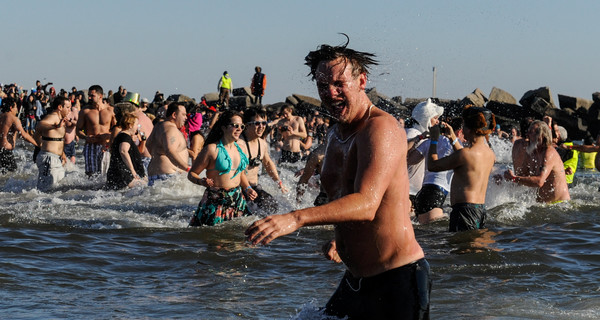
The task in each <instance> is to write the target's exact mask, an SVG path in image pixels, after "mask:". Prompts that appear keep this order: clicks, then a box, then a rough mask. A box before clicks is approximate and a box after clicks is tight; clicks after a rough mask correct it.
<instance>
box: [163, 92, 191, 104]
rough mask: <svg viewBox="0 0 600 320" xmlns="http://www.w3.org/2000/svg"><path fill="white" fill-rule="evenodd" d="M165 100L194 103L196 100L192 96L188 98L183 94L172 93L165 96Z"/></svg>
mask: <svg viewBox="0 0 600 320" xmlns="http://www.w3.org/2000/svg"><path fill="white" fill-rule="evenodd" d="M167 101H173V102H193V103H196V100H195V99H194V98H190V97H188V96H186V95H183V94H172V95H170V96H169V97H168V98H167Z"/></svg>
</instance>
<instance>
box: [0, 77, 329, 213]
mask: <svg viewBox="0 0 600 320" xmlns="http://www.w3.org/2000/svg"><path fill="white" fill-rule="evenodd" d="M259 68H260V67H257V69H256V71H257V72H260V69H259ZM255 79H259V80H260V79H262V81H263V82H262V83H263V84H266V77H265V76H264V74H259V76H255V77H254V78H253V82H254V81H255ZM256 81H258V80H256ZM47 86H48V85H45V86H42V85H41V84H40V83H39V82H38V89H37V90H35V92H32V93H31V94H30V95H27V96H26V95H25V94H26V92H25V90H22V89H21V88H19V87H18V86H17V85H16V84H11V85H6V86H3V87H2V88H3V90H2V95H0V98H2V106H3V114H2V122H1V123H0V125H1V127H2V130H3V131H2V132H1V134H2V139H3V146H2V149H1V150H0V152H1V157H0V159H1V160H2V161H1V162H0V168H1V170H2V172H3V173H8V172H11V171H15V170H16V169H17V163H16V160H15V157H14V156H13V154H12V152H13V149H14V147H15V146H16V141H17V140H16V138H17V136H18V135H20V136H22V137H23V139H24V140H26V141H28V142H30V143H31V144H32V145H33V146H34V152H33V158H34V161H35V163H36V164H37V166H38V169H39V174H38V182H37V187H38V189H39V190H40V191H45V192H50V191H52V190H53V189H54V188H56V187H58V186H60V181H61V180H62V179H63V178H64V177H65V164H66V162H67V161H68V162H71V163H76V162H77V161H82V160H83V163H84V167H85V174H86V175H87V176H89V177H90V178H98V177H100V178H104V181H105V182H106V183H105V185H104V188H105V189H113V190H118V189H123V188H128V187H129V188H131V187H135V186H140V185H145V184H147V185H148V186H153V185H154V184H155V183H156V182H157V181H160V180H167V179H169V178H171V177H174V176H175V175H177V174H188V175H189V179H190V181H191V182H193V183H197V184H200V185H203V186H205V187H207V194H206V195H205V197H204V198H206V197H208V196H209V195H211V194H212V195H213V196H214V195H215V194H219V192H216V190H218V189H219V188H221V189H223V188H225V189H231V188H232V187H234V186H235V187H236V188H237V187H239V186H240V185H242V186H244V187H245V188H244V190H243V192H241V193H239V194H238V199H245V198H249V197H250V195H253V194H256V197H255V199H254V198H253V199H252V200H255V201H251V204H252V205H255V206H256V208H255V209H264V210H268V211H274V210H276V209H277V202H276V201H275V200H274V198H273V197H272V196H271V195H270V194H268V193H267V192H266V191H265V190H264V188H262V187H261V185H260V184H259V179H258V177H259V174H260V173H262V172H263V170H260V168H261V164H262V167H263V168H264V172H265V173H266V174H268V175H269V176H270V177H271V178H272V179H273V180H274V181H275V182H276V183H277V185H278V186H279V188H280V190H281V191H282V192H284V193H286V192H288V188H287V187H286V186H285V185H284V183H283V182H282V181H281V179H280V178H279V173H278V168H277V166H279V165H281V164H283V163H290V164H294V163H295V164H299V163H300V162H301V161H302V160H303V159H306V158H307V157H308V155H309V154H310V153H311V151H312V150H313V149H314V148H315V147H316V145H317V144H322V143H324V141H325V133H326V132H327V127H328V125H329V120H328V119H326V118H324V117H323V116H321V115H319V113H318V111H314V112H308V113H306V112H305V114H303V115H302V116H299V115H295V114H293V113H294V112H295V111H294V108H293V107H291V106H288V105H285V106H283V107H282V108H281V109H280V110H267V109H265V108H263V107H262V105H260V104H258V105H256V106H254V107H252V108H245V109H243V110H233V108H228V107H227V105H226V104H221V103H217V104H214V105H209V104H208V103H207V101H206V100H205V99H204V98H203V99H201V101H200V102H199V103H195V102H194V101H188V102H174V101H168V100H165V99H164V95H163V94H162V93H161V92H160V91H157V92H156V95H155V97H154V100H153V101H152V103H150V101H149V100H148V99H145V98H144V99H141V98H140V95H139V94H137V93H135V92H128V91H127V89H126V88H124V87H123V86H120V87H119V88H118V90H116V91H115V92H114V93H113V92H112V91H109V92H108V93H105V92H104V89H103V88H102V87H101V86H99V85H92V86H90V87H89V88H88V89H87V90H84V91H79V90H77V89H76V88H75V87H74V88H72V91H71V92H66V91H65V90H60V92H59V93H58V94H55V95H54V96H52V95H50V94H49V92H55V91H54V90H49V89H48V88H47ZM50 89H53V88H50ZM47 90H48V91H49V92H47ZM258 93H264V85H263V87H262V91H261V92H258ZM29 100H32V102H29ZM29 106H33V107H32V108H34V111H35V112H39V114H40V116H39V117H37V116H34V117H33V119H32V118H31V117H29V114H28V113H27V112H26V111H25V110H28V108H29ZM40 110H41V112H40ZM234 111H239V113H238V114H237V115H238V117H239V118H240V124H239V125H237V126H235V127H232V126H230V122H231V119H229V118H228V117H230V116H231V114H230V112H234ZM35 112H34V114H35ZM242 120H243V121H242ZM231 128H233V129H234V131H235V132H229V131H228V129H231ZM232 134H234V136H231V135H232ZM240 134H241V136H240ZM215 139H216V140H215ZM232 139H233V140H234V141H229V140H232ZM238 140H239V142H238ZM226 141H229V142H231V143H234V145H236V146H237V147H239V148H240V149H239V150H241V152H242V154H243V155H244V157H239V156H238V157H234V156H233V155H234V154H235V155H236V154H239V153H238V152H229V151H227V152H225V153H223V154H221V153H219V152H217V153H216V154H213V155H215V156H217V157H216V158H215V159H213V160H210V161H209V159H207V158H206V156H207V153H206V152H208V150H212V149H211V148H215V147H218V148H217V149H214V150H213V151H215V150H217V151H219V150H223V148H224V147H223V143H224V145H225V146H229V144H228V143H227V142H226ZM272 150H274V152H275V153H274V155H275V157H274V158H272V157H271V151H272ZM233 151H237V150H233ZM230 154H231V156H230ZM290 155H292V156H290ZM80 158H83V159H80ZM243 159H248V160H249V162H248V163H247V164H246V165H247V168H244V170H242V171H243V172H242V173H241V174H240V175H239V177H240V178H242V179H243V180H239V181H238V180H236V179H233V180H234V181H229V180H223V179H217V178H223V177H225V176H227V174H225V172H224V171H223V172H221V171H222V170H221V171H215V167H217V168H221V169H222V166H223V165H224V163H232V162H233V163H235V164H236V165H240V164H242V163H243V162H241V161H242V160H243ZM215 161H216V162H215ZM223 161H225V162H223ZM227 168H228V169H227V170H226V171H227V172H229V169H230V168H229V167H227ZM190 169H191V170H190ZM204 169H206V170H205V171H206V172H205V175H206V176H207V178H204V179H202V180H200V178H199V174H200V173H202V171H204ZM215 172H219V174H218V175H217V176H215ZM246 175H247V176H248V178H247V179H246ZM233 177H236V178H237V177H238V175H237V174H234V175H233V176H232V177H231V178H233ZM99 180H100V181H102V180H103V179H99ZM230 180H231V179H230ZM207 181H208V183H207ZM242 181H243V183H242ZM225 182H227V183H225ZM234 182H235V183H234ZM232 183H233V185H232ZM242 194H243V196H242V197H239V195H242ZM204 198H203V199H204ZM224 198H227V197H224ZM221 200H223V201H224V199H221ZM203 206H204V207H206V206H207V204H206V203H204V202H203V203H201V204H200V205H199V209H200V208H201V207H203ZM241 208H242V210H240V212H245V213H246V214H247V213H248V210H246V209H243V208H244V205H241ZM218 211H219V212H221V211H220V209H219V210H218ZM219 214H220V213H219ZM234 216H237V214H234V215H232V216H228V217H226V218H224V219H220V220H219V219H217V220H215V219H213V218H211V219H208V220H207V219H204V220H202V221H209V220H210V221H213V222H210V223H208V224H214V223H218V222H221V221H225V220H228V219H230V218H233V217H234ZM195 221H196V220H194V221H192V225H194V224H196V222H195ZM202 224H205V223H202Z"/></svg>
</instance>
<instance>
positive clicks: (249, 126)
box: [238, 108, 288, 212]
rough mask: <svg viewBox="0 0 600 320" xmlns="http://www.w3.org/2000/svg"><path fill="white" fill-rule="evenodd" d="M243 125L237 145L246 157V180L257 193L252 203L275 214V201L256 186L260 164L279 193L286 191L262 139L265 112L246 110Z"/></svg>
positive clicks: (265, 120)
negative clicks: (277, 187)
mask: <svg viewBox="0 0 600 320" xmlns="http://www.w3.org/2000/svg"><path fill="white" fill-rule="evenodd" d="M244 123H245V124H246V129H245V130H244V133H243V136H242V137H241V139H240V140H238V144H239V145H240V147H241V148H242V150H243V151H244V153H245V154H246V155H247V156H248V161H249V164H248V167H247V168H246V178H247V179H248V182H249V183H250V186H252V189H254V191H256V192H257V193H258V197H257V198H256V199H255V200H254V201H253V202H254V203H255V204H256V205H257V206H258V207H259V208H261V209H264V210H266V211H271V212H275V211H277V207H278V205H277V201H276V200H275V199H274V198H273V196H272V195H270V194H269V193H268V192H266V191H265V190H263V189H262V188H261V187H260V185H258V172H259V170H260V164H261V163H262V165H263V166H264V168H265V169H266V170H267V174H268V175H269V176H270V177H271V179H273V181H275V182H276V183H277V185H278V186H279V189H281V192H283V193H285V192H287V191H288V190H287V188H286V187H285V186H284V185H283V182H282V181H281V179H279V174H278V173H277V167H276V166H275V162H273V160H271V156H270V155H269V145H268V144H267V142H266V141H265V139H263V138H262V136H263V134H264V133H265V129H266V128H267V112H266V111H265V110H262V109H258V108H251V109H248V110H246V111H245V112H244Z"/></svg>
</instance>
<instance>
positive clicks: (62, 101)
mask: <svg viewBox="0 0 600 320" xmlns="http://www.w3.org/2000/svg"><path fill="white" fill-rule="evenodd" d="M68 100H69V98H65V97H63V96H58V97H56V98H54V100H52V104H51V105H50V108H48V111H49V112H52V111H54V110H56V109H58V107H59V106H64V105H65V101H68Z"/></svg>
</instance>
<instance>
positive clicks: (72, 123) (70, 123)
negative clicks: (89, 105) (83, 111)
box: [64, 104, 80, 163]
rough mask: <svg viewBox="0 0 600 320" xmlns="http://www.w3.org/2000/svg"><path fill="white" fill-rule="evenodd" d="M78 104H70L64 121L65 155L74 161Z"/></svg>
mask: <svg viewBox="0 0 600 320" xmlns="http://www.w3.org/2000/svg"><path fill="white" fill-rule="evenodd" d="M79 111H80V110H79V104H77V105H72V104H71V112H69V114H68V115H67V116H66V119H65V120H64V121H65V129H66V130H65V156H66V157H67V159H69V160H71V163H75V147H76V146H77V120H79Z"/></svg>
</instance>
